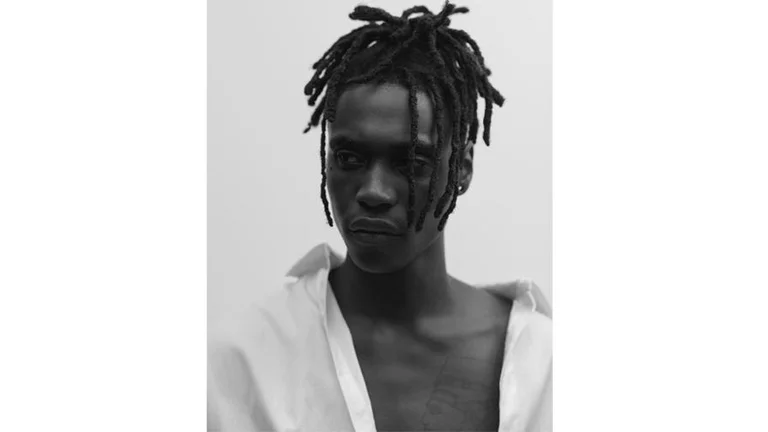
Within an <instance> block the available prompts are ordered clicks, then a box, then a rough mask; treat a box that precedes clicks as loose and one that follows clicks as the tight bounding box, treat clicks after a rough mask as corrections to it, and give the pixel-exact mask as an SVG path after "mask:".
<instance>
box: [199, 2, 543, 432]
mask: <svg viewBox="0 0 768 432" xmlns="http://www.w3.org/2000/svg"><path fill="white" fill-rule="evenodd" d="M297 8H298V9H300V12H299V11H298V10H297ZM209 12H210V13H211V16H210V21H209V41H210V42H209V73H210V75H209V106H208V119H209V126H208V127H209V129H208V131H209V132H208V133H209V143H208V157H209V159H208V167H209V171H208V173H209V178H208V182H209V183H208V184H209V189H208V191H209V195H208V198H209V204H208V206H209V207H208V208H209V210H208V214H209V221H208V223H209V225H208V226H209V232H208V239H209V255H208V263H209V276H208V277H209V285H208V314H209V315H208V320H209V321H208V326H209V329H210V334H209V359H208V361H209V364H208V367H209V369H208V430H209V431H211V432H213V431H233V432H234V431H292V430H297V431H299V430H300V431H317V432H320V431H347V430H348V431H420V430H429V431H497V430H501V431H520V432H523V431H531V432H533V431H542V432H544V431H551V430H552V426H551V424H552V325H551V320H552V306H551V305H552V298H551V292H552V290H551V287H552V275H551V256H552V250H551V247H552V222H551V221H552V202H551V200H552V181H551V136H552V133H551V111H552V110H551V95H552V92H551V89H552V83H551V77H552V73H551V41H552V39H551V36H552V32H551V4H550V3H549V2H548V1H532V0H526V1H522V2H518V3H516V4H505V3H501V2H496V3H492V2H480V1H470V2H466V3H460V2H458V3H453V2H445V1H443V0H441V1H433V2H432V3H431V4H429V5H421V4H412V3H408V2H406V1H387V2H384V1H379V2H372V3H370V4H360V3H359V2H355V1H338V2H334V3H333V4H328V3H319V2H318V3H310V2H304V3H302V4H301V6H300V7H299V6H298V5H296V4H292V3H282V4H277V3H276V4H272V5H269V6H263V7H259V8H257V7H255V5H254V4H253V3H252V2H248V1H229V2H223V3H221V4H216V3H212V4H211V5H210V8H209ZM264 14H269V15H274V16H281V17H288V16H290V17H291V18H290V19H289V20H274V21H265V20H264Z"/></svg>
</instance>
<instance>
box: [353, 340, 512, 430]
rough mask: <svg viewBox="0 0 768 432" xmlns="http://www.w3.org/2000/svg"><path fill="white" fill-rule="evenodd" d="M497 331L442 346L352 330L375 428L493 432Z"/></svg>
mask: <svg viewBox="0 0 768 432" xmlns="http://www.w3.org/2000/svg"><path fill="white" fill-rule="evenodd" d="M499 330H500V329H498V328H490V329H488V330H487V331H484V332H481V333H479V334H471V335H468V336H465V337H460V338H457V340H452V341H448V342H444V343H441V342H440V341H434V340H418V339H414V338H413V337H412V336H406V335H401V334H398V333H397V331H391V332H390V333H389V334H385V335H382V334H381V333H382V331H379V332H372V333H371V332H369V333H363V332H357V335H355V333H356V331H354V330H353V339H355V344H356V347H357V351H358V358H359V361H360V367H361V369H362V372H363V377H364V379H365V383H366V387H367V389H368V393H369V396H370V399H371V404H372V408H373V414H374V419H375V422H376V426H377V429H378V430H379V431H413V430H427V431H438V430H439V431H458V430H462V431H468V430H471V431H495V430H497V429H498V420H499V408H498V407H499V377H500V374H501V366H502V362H503V347H504V340H503V339H504V332H503V329H501V331H499ZM383 333H386V331H384V332H383Z"/></svg>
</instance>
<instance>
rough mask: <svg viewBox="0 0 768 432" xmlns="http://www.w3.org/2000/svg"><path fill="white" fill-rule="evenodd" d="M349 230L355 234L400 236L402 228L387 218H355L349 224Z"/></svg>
mask: <svg viewBox="0 0 768 432" xmlns="http://www.w3.org/2000/svg"><path fill="white" fill-rule="evenodd" d="M349 230H350V231H351V232H353V233H355V234H363V235H377V236H393V237H397V236H401V235H402V230H400V229H399V228H398V226H397V225H396V224H395V223H394V222H391V221H389V220H387V219H378V218H368V217H361V218H357V219H355V220H353V221H352V223H350V224H349Z"/></svg>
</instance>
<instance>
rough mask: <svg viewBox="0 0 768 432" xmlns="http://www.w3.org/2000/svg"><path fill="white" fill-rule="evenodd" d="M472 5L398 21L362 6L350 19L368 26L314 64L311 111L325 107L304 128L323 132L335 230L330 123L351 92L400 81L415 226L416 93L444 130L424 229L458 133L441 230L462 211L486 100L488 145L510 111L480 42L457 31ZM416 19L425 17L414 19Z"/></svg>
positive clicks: (441, 203) (421, 10)
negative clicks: (465, 167) (455, 20)
mask: <svg viewBox="0 0 768 432" xmlns="http://www.w3.org/2000/svg"><path fill="white" fill-rule="evenodd" d="M467 12H469V9H468V8H466V7H456V5H454V4H452V3H449V2H447V1H446V3H445V5H444V6H443V10H442V11H441V12H440V13H439V14H437V15H435V14H433V13H432V12H430V10H429V9H427V8H426V7H425V6H415V7H412V8H410V9H407V10H405V11H404V12H403V13H402V15H401V16H399V17H396V16H393V15H390V14H389V13H388V12H386V11H384V10H382V9H380V8H373V7H368V6H357V7H356V8H355V9H354V11H353V12H352V13H351V14H349V17H350V18H351V19H352V20H356V21H364V22H367V23H368V24H366V25H363V26H361V27H359V28H357V29H355V30H353V31H351V32H350V33H348V34H346V35H344V36H342V37H341V38H339V39H338V40H337V41H336V43H334V44H333V45H332V46H331V47H330V48H329V49H328V50H327V51H326V52H325V54H323V56H322V57H321V58H320V59H319V60H318V61H317V62H315V64H314V65H312V68H313V69H314V70H315V73H314V75H313V76H312V79H311V80H310V81H309V82H308V83H307V85H306V86H305V87H304V94H305V95H306V96H308V102H309V105H310V106H315V104H316V103H317V100H318V98H320V95H321V94H322V93H323V90H325V95H324V96H323V98H322V99H321V100H320V102H319V103H318V104H317V107H316V108H315V110H314V112H313V113H312V116H311V118H310V121H309V124H308V126H307V127H306V129H305V130H304V132H305V133H306V132H308V131H309V130H310V129H311V128H312V127H315V126H318V125H322V126H321V130H322V133H321V137H320V158H321V170H322V181H321V184H320V196H321V198H322V201H323V206H324V207H325V215H326V219H327V220H328V224H329V225H330V226H333V219H332V217H331V212H330V210H329V208H328V197H327V195H326V190H325V189H326V183H327V176H326V150H325V149H326V127H327V126H326V124H327V122H333V121H334V120H335V119H336V104H337V102H338V99H339V95H340V93H341V91H342V89H343V88H344V87H345V86H349V85H352V84H363V83H373V84H382V83H394V84H400V85H403V86H404V87H405V88H407V89H408V94H409V99H408V100H409V107H410V112H411V134H410V139H411V148H410V151H409V152H408V158H409V171H408V224H409V226H412V225H413V223H414V221H416V219H415V214H414V208H413V207H414V202H415V196H414V188H415V187H414V168H413V166H414V158H415V149H416V141H417V132H418V127H417V125H418V112H417V110H416V94H417V92H418V91H423V92H425V93H426V94H427V95H429V96H430V97H431V99H432V103H433V106H434V112H435V124H436V125H437V127H436V129H437V145H436V146H435V149H434V159H435V163H436V165H437V167H436V168H435V169H434V170H433V172H432V176H431V178H430V182H429V194H428V200H427V203H426V205H425V206H424V208H423V209H422V211H421V213H420V215H419V218H418V221H416V230H417V231H420V230H421V229H422V227H423V225H424V220H425V218H426V215H427V211H428V209H429V208H430V206H431V205H432V203H433V202H434V200H435V198H436V191H435V188H436V182H437V174H438V171H439V167H440V164H441V163H442V161H441V154H442V149H443V146H444V145H445V141H446V133H450V134H451V135H450V136H451V154H450V158H449V160H448V184H447V186H446V188H445V190H444V191H443V193H442V195H441V196H440V198H439V200H438V202H437V206H436V208H435V211H434V217H438V216H439V215H440V213H442V212H443V210H444V209H445V207H446V206H448V210H447V211H446V212H445V214H444V215H443V216H442V218H441V219H440V222H439V224H438V230H441V231H442V229H443V227H445V224H446V222H447V220H448V216H449V215H450V214H451V212H452V211H453V209H454V207H455V206H456V199H457V197H458V195H459V171H460V164H461V154H462V153H463V152H464V150H465V149H466V145H467V143H468V142H473V143H474V142H475V141H476V140H477V133H478V129H479V121H478V118H477V108H478V107H477V99H478V96H479V97H481V98H483V99H484V100H485V113H484V117H483V141H485V144H486V145H490V137H491V135H490V129H491V116H492V114H493V104H496V105H498V106H502V105H503V104H504V97H503V96H502V95H501V94H500V93H499V92H498V91H497V90H496V89H495V88H494V87H493V86H492V85H491V84H490V82H489V81H488V77H489V76H490V75H491V71H490V70H489V69H488V68H487V67H486V66H485V60H484V59H483V55H482V53H481V52H480V47H479V46H478V45H477V43H476V42H475V41H474V40H473V39H472V37H470V36H469V34H467V33H466V32H464V31H462V30H455V29H451V28H449V25H450V23H451V20H450V18H449V17H450V16H451V15H454V14H460V13H467ZM414 14H421V15H419V16H417V17H413V18H412V17H411V16H412V15H414Z"/></svg>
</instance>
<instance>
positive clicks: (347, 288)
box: [329, 236, 453, 325]
mask: <svg viewBox="0 0 768 432" xmlns="http://www.w3.org/2000/svg"><path fill="white" fill-rule="evenodd" d="M329 281H330V282H331V287H332V289H333V292H334V295H335V296H336V299H337V300H338V302H339V307H340V308H341V310H342V312H344V313H345V315H362V316H365V317H368V318H371V319H375V320H383V321H390V322H393V323H398V324H406V325H407V324H410V323H413V322H415V321H416V320H417V319H419V318H422V317H425V316H429V315H435V314H441V313H444V312H446V311H448V310H450V309H451V307H452V305H453V301H452V299H453V295H452V292H451V283H450V277H449V276H448V273H447V271H446V265H445V243H444V239H443V236H440V237H439V238H437V239H436V240H435V241H434V242H433V243H432V244H431V245H430V246H429V247H428V248H427V249H426V250H424V251H423V252H422V253H421V254H420V255H419V256H418V257H416V259H414V260H413V261H412V262H411V263H409V264H408V265H407V266H406V267H404V268H402V269H400V270H398V271H396V272H393V273H385V274H374V273H367V272H365V271H363V270H361V269H360V268H359V267H357V266H356V265H355V263H354V262H353V261H352V259H351V258H350V257H349V256H347V258H346V260H344V263H343V264H342V265H341V266H340V267H339V268H337V269H335V270H333V271H332V272H331V274H330V275H329Z"/></svg>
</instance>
